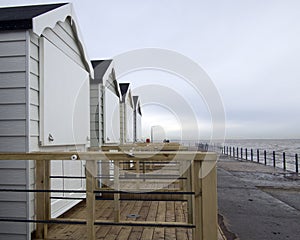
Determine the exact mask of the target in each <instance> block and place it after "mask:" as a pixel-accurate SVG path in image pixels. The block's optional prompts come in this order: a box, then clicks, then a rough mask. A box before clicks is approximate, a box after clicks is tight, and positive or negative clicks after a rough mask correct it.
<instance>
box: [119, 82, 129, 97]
mask: <svg viewBox="0 0 300 240" xmlns="http://www.w3.org/2000/svg"><path fill="white" fill-rule="evenodd" d="M119 85H120V90H121V95H122V96H124V95H126V93H127V91H128V89H129V83H120V84H119Z"/></svg>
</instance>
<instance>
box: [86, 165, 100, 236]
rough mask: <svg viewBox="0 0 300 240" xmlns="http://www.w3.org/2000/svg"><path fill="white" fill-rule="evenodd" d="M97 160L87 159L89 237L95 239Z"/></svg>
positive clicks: (87, 221)
mask: <svg viewBox="0 0 300 240" xmlns="http://www.w3.org/2000/svg"><path fill="white" fill-rule="evenodd" d="M96 169H97V166H96V161H94V160H89V161H86V166H85V176H86V208H87V212H86V218H87V219H86V224H87V239H88V240H95V239H96V232H95V225H94V223H95V220H96V219H95V194H94V190H95V176H96Z"/></svg>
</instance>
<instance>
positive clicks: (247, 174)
mask: <svg viewBox="0 0 300 240" xmlns="http://www.w3.org/2000/svg"><path fill="white" fill-rule="evenodd" d="M218 204H219V206H218V207H219V215H220V217H219V224H220V226H221V228H222V230H223V232H224V234H225V235H226V237H227V239H241V240H255V239H260V240H265V239H266V240H267V239H278V240H281V239H289V240H291V239H293V240H294V239H300V176H298V175H296V174H293V173H290V172H287V171H283V170H282V169H278V168H273V167H271V166H265V165H262V164H257V163H253V162H249V161H238V160H235V159H232V158H228V157H227V156H221V157H220V159H219V161H218Z"/></svg>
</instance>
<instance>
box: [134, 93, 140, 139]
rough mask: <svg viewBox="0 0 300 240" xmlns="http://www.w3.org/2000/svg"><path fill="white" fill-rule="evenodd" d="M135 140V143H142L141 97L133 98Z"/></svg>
mask: <svg viewBox="0 0 300 240" xmlns="http://www.w3.org/2000/svg"><path fill="white" fill-rule="evenodd" d="M132 98H133V105H134V108H133V139H134V141H135V142H141V141H142V111H141V101H140V97H139V96H133V97H132Z"/></svg>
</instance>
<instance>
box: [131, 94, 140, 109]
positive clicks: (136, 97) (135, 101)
mask: <svg viewBox="0 0 300 240" xmlns="http://www.w3.org/2000/svg"><path fill="white" fill-rule="evenodd" d="M132 98H133V104H134V107H136V105H137V102H138V99H139V96H132Z"/></svg>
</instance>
